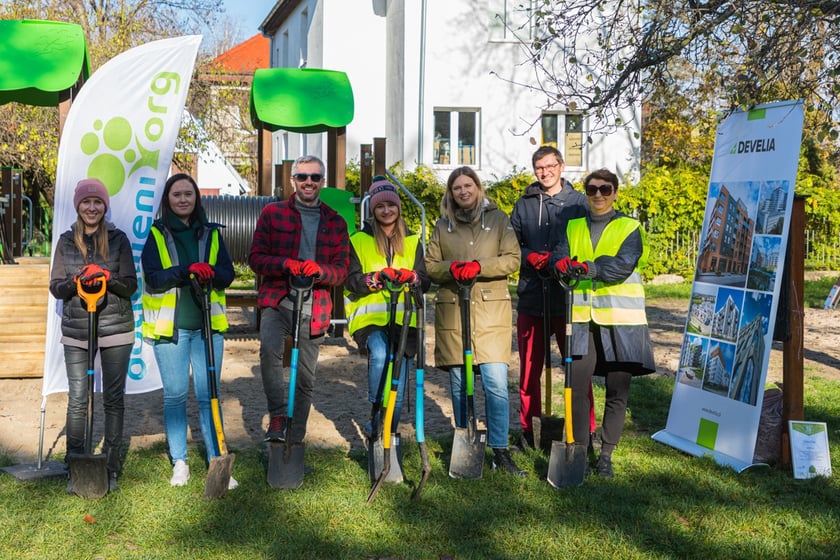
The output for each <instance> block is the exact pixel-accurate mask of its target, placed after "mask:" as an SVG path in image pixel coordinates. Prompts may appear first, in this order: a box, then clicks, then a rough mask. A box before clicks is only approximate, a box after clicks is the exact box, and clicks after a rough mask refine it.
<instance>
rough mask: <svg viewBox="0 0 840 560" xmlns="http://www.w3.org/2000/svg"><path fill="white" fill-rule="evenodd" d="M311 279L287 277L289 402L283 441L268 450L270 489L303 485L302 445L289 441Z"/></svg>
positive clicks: (290, 439) (276, 442) (272, 445)
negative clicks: (289, 305)
mask: <svg viewBox="0 0 840 560" xmlns="http://www.w3.org/2000/svg"><path fill="white" fill-rule="evenodd" d="M314 285H315V278H314V277H312V276H291V277H290V278H289V288H290V291H289V296H290V297H291V298H292V299H293V300H294V308H293V311H292V324H293V325H294V327H293V328H294V331H293V336H292V341H293V342H292V344H293V345H292V353H291V357H290V359H289V402H288V404H287V405H286V426H285V433H286V437H285V441H282V442H279V441H272V442H270V444H269V449H268V483H269V484H270V485H271V487H272V488H287V489H295V488H300V487H301V486H302V485H303V473H304V466H303V452H304V446H303V442H302V441H298V442H293V441H292V437H291V436H292V418H293V417H294V412H295V384H296V383H297V367H298V342H299V340H300V320H301V309H302V308H303V302H304V301H305V300H306V299H307V298H308V297H309V293H310V292H311V291H312V286H314Z"/></svg>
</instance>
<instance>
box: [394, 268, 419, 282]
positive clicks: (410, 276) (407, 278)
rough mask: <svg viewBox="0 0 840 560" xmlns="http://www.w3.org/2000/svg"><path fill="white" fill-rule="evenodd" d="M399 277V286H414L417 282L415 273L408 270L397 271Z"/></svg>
mask: <svg viewBox="0 0 840 560" xmlns="http://www.w3.org/2000/svg"><path fill="white" fill-rule="evenodd" d="M399 272H400V277H399V279H398V281H399V283H400V284H415V283H416V282H417V273H416V272H414V271H413V270H411V269H408V268H401V269H400V270H399Z"/></svg>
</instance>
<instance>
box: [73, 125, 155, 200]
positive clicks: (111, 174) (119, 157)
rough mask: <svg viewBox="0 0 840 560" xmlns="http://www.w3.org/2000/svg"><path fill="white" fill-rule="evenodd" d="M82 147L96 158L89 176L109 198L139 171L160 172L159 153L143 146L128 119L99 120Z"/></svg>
mask: <svg viewBox="0 0 840 560" xmlns="http://www.w3.org/2000/svg"><path fill="white" fill-rule="evenodd" d="M132 144H134V145H132ZM80 147H81V150H82V153H83V154H85V155H88V156H91V157H92V158H93V159H91V161H90V163H89V164H88V172H87V176H88V177H96V178H98V179H100V180H101V181H102V182H103V183H105V186H106V187H107V188H108V194H109V195H110V196H114V195H115V194H117V193H118V192H120V191H121V190H122V188H123V186H125V182H126V178H127V177H128V176H130V175H131V173H133V172H134V171H136V170H137V169H139V168H141V167H145V166H149V167H152V168H157V162H158V154H159V151H158V150H147V149H145V148H144V147H143V146H141V145H140V142H139V139H138V138H137V137H136V136H135V135H134V131H133V130H132V128H131V123H130V122H129V121H128V119H126V118H125V117H112V118H111V119H109V120H108V121H107V122H103V121H102V120H101V119H97V120H96V121H94V123H93V131H92V132H88V133H86V134H84V135H83V136H82V139H81V142H80Z"/></svg>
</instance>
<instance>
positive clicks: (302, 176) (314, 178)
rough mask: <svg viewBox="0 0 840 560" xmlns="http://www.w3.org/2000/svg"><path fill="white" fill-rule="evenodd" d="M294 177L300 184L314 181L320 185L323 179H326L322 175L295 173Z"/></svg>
mask: <svg viewBox="0 0 840 560" xmlns="http://www.w3.org/2000/svg"><path fill="white" fill-rule="evenodd" d="M292 177H294V178H295V181H297V182H299V183H303V182H304V181H306V179H312V181H314V182H315V183H320V182H321V179H323V178H324V176H323V175H321V174H320V173H295V174H294V175H292Z"/></svg>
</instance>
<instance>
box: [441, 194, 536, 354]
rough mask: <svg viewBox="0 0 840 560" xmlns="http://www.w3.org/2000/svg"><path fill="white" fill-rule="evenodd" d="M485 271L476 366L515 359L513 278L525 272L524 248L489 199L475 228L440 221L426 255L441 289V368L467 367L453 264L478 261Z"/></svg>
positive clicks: (476, 321)
mask: <svg viewBox="0 0 840 560" xmlns="http://www.w3.org/2000/svg"><path fill="white" fill-rule="evenodd" d="M473 260H476V261H478V262H479V264H480V265H481V272H480V273H479V275H478V277H477V278H476V282H475V285H473V287H472V290H471V292H470V302H471V315H470V326H471V330H472V333H471V336H470V340H471V344H472V351H473V356H474V357H473V363H474V364H476V365H478V364H484V363H492V362H501V363H505V364H507V363H508V362H509V360H510V352H511V335H512V324H513V309H512V306H511V297H510V292H509V291H508V275H510V274H512V273H514V272H516V271H517V270H518V269H519V262H520V249H519V242H518V241H517V240H516V234H515V233H514V231H513V228H512V227H511V225H510V219H509V218H508V216H507V214H505V213H504V212H502V211H501V210H499V208H498V207H497V206H496V204H495V203H494V202H492V201H491V200H489V199H485V202H484V208H483V210H482V211H481V212H480V213H479V216H478V218H477V219H476V220H475V221H474V222H472V223H465V222H461V221H457V222H456V223H451V222H450V221H449V219H448V218H446V217H443V218H440V219H439V220H438V221H437V223H436V224H435V228H434V231H433V232H432V237H431V239H430V240H429V245H428V247H427V252H426V271H427V272H428V274H429V276H430V277H431V279H432V281H433V282H434V283H436V284H438V285H439V289H438V292H437V296H436V297H435V365H436V367H438V368H441V369H449V368H450V367H452V366H460V365H462V364H463V363H464V352H463V347H462V344H461V314H460V307H459V305H460V302H459V299H460V298H459V292H458V285H457V284H456V282H455V280H454V279H453V278H452V274H451V273H450V272H449V267H450V265H451V264H452V262H453V261H473Z"/></svg>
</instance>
